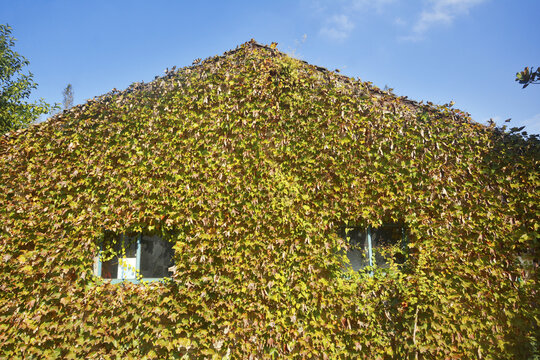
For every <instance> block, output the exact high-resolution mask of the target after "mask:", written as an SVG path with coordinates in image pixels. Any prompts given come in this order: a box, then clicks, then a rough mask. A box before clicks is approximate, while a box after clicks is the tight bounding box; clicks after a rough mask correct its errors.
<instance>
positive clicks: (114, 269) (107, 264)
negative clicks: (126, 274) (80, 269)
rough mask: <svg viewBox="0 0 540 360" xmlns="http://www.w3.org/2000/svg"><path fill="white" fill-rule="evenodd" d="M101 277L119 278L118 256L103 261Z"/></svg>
mask: <svg viewBox="0 0 540 360" xmlns="http://www.w3.org/2000/svg"><path fill="white" fill-rule="evenodd" d="M101 277H102V278H104V279H118V259H117V258H116V256H115V257H114V258H113V259H111V260H108V261H104V262H102V263H101Z"/></svg>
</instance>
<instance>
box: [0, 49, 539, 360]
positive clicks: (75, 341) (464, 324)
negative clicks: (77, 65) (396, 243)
mask: <svg viewBox="0 0 540 360" xmlns="http://www.w3.org/2000/svg"><path fill="white" fill-rule="evenodd" d="M539 149H540V147H539V140H538V137H536V136H527V135H523V134H520V133H517V132H506V131H504V130H501V129H497V128H495V127H494V126H484V125H481V124H478V123H476V122H474V121H472V120H471V119H470V118H469V116H468V115H467V114H465V113H463V112H461V111H459V110H456V109H453V108H451V107H450V106H446V105H445V106H436V105H434V104H431V103H427V104H424V103H417V102H414V101H411V100H408V99H406V98H400V97H396V96H395V95H393V94H391V93H388V92H385V91H382V90H379V89H378V88H376V87H375V86H373V85H371V84H370V83H366V82H362V81H360V80H357V79H351V78H347V77H344V76H342V75H339V74H336V73H333V72H329V71H327V70H325V69H322V68H319V67H316V66H312V65H309V64H307V63H305V62H303V61H299V60H296V59H292V58H290V57H288V56H286V55H284V54H283V53H280V52H279V51H277V50H275V49H274V48H273V46H272V47H265V46H261V45H258V44H256V43H254V42H249V43H246V44H244V45H242V46H240V47H239V48H237V49H235V50H232V51H229V52H227V53H225V54H224V55H222V56H216V57H211V58H208V59H206V60H204V61H202V62H197V63H196V64H194V65H193V66H191V67H186V68H182V69H179V70H175V71H170V72H168V73H167V74H166V75H165V76H164V77H161V78H157V79H156V80H154V81H152V82H150V83H136V84H133V85H132V86H130V87H129V88H128V89H126V90H124V91H116V90H115V91H112V92H111V93H108V94H106V95H104V96H101V97H99V98H95V99H93V100H90V101H88V102H87V103H86V104H84V105H80V106H76V107H73V108H72V109H70V110H69V111H67V112H64V113H62V114H59V115H56V116H55V117H53V118H51V119H49V120H48V121H46V122H44V123H42V124H39V125H36V126H32V127H30V128H28V129H25V130H21V131H17V132H12V133H9V134H7V135H6V136H4V137H2V139H0V170H1V171H0V203H1V204H2V206H1V207H0V256H1V261H0V358H10V359H17V358H21V359H33V358H35V359H38V358H39V359H40V358H66V359H70V358H71V359H81V358H87V359H102V358H122V359H124V358H125V359H129V358H131V359H143V358H144V359H166V358H171V359H174V358H189V359H191V358H208V359H213V358H218V359H221V358H231V359H233V358H235V359H236V358H238V359H266V358H275V359H277V358H298V359H304V358H322V359H339V358H342V359H349V358H365V359H390V358H394V359H405V358H411V359H412V358H419V359H444V358H449V359H450V358H498V359H516V358H530V357H533V356H534V355H535V354H536V356H539V355H538V351H539V350H538V343H537V342H535V340H537V338H538V331H539V323H538V321H539V320H538V319H539V316H540V314H539V311H538V308H540V307H539V306H538V270H537V267H536V268H535V267H534V266H535V263H534V262H532V263H531V262H528V263H524V262H523V261H520V256H521V255H523V254H528V255H527V256H528V258H530V259H538V251H539V243H538V231H539V229H538V228H539V225H538V218H539V209H538V204H539V203H540V199H539V193H540V192H539V188H538V185H539V172H538V165H539V160H540V159H539ZM384 223H401V224H405V225H406V227H407V229H408V232H409V234H408V250H407V261H406V262H405V263H404V264H400V265H399V266H398V265H396V264H394V265H392V266H390V268H388V269H375V271H374V272H373V276H370V274H369V273H367V272H359V273H354V272H348V273H346V274H345V272H346V271H345V270H344V266H343V261H345V260H344V256H343V252H344V249H346V248H347V246H348V244H347V243H346V241H345V240H344V239H342V238H341V237H339V236H338V233H339V231H340V229H341V228H343V226H346V225H347V224H355V225H356V226H364V227H367V226H374V227H377V226H380V225H382V224H384ZM106 231H110V232H113V233H126V232H141V231H144V232H151V233H159V234H165V235H166V237H167V239H169V240H170V241H172V242H173V244H174V250H175V265H176V271H175V275H174V277H173V279H171V280H170V281H165V282H163V283H152V284H146V285H141V284H131V283H123V284H110V283H108V282H107V281H103V279H100V278H99V277H97V276H95V275H94V272H93V262H94V257H95V256H96V255H97V254H98V251H99V239H100V238H101V237H102V236H103V234H104V233H105V232H106ZM536 264H537V263H536ZM536 266H537V265H536Z"/></svg>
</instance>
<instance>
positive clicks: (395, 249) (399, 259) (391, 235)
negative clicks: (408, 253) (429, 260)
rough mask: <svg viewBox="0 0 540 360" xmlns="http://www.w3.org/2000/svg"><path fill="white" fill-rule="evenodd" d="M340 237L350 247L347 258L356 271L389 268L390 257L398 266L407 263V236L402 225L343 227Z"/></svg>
mask: <svg viewBox="0 0 540 360" xmlns="http://www.w3.org/2000/svg"><path fill="white" fill-rule="evenodd" d="M340 236H341V237H342V238H343V239H344V240H346V241H347V243H348V244H349V245H350V248H349V250H348V251H347V258H348V259H349V262H350V266H351V267H352V269H353V270H354V271H358V270H361V269H363V268H365V267H368V266H369V267H379V268H387V267H388V266H389V264H388V263H389V258H390V257H393V260H394V262H395V263H398V264H402V263H403V262H404V261H405V251H404V247H405V244H406V242H407V241H406V240H407V234H406V231H405V227H404V226H402V225H397V224H385V225H383V226H381V227H379V228H375V229H374V228H372V227H370V226H369V227H367V228H362V227H355V226H350V227H343V228H342V229H341V231H340Z"/></svg>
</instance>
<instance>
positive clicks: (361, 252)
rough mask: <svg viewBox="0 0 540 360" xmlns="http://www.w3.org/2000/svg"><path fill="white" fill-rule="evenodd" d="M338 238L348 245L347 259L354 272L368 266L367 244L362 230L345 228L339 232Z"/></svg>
mask: <svg viewBox="0 0 540 360" xmlns="http://www.w3.org/2000/svg"><path fill="white" fill-rule="evenodd" d="M340 236H341V237H342V238H343V239H345V241H347V243H348V244H349V245H350V248H349V250H348V251H347V258H349V261H350V262H351V267H352V268H353V270H354V271H358V270H360V269H362V268H364V267H366V266H368V265H369V259H368V242H367V236H366V232H365V230H364V229H362V228H346V229H342V230H341V234H340Z"/></svg>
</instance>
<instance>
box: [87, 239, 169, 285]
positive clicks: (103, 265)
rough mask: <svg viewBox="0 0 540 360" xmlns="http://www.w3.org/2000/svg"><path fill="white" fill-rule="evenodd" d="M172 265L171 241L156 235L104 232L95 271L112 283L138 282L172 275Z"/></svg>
mask: <svg viewBox="0 0 540 360" xmlns="http://www.w3.org/2000/svg"><path fill="white" fill-rule="evenodd" d="M173 265H174V250H173V248H172V243H170V242H169V241H166V240H164V239H163V238H162V237H161V236H159V235H148V234H143V233H133V234H121V235H117V234H114V233H112V232H106V233H105V235H104V237H103V241H102V244H101V251H100V256H98V257H97V259H96V263H95V270H94V271H95V274H96V275H97V276H100V277H102V278H104V279H110V281H111V282H112V283H117V282H121V281H130V282H134V283H138V282H140V281H141V280H143V281H156V280H160V279H162V278H165V277H171V276H172V274H173V272H172V268H173Z"/></svg>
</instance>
